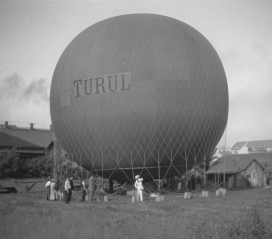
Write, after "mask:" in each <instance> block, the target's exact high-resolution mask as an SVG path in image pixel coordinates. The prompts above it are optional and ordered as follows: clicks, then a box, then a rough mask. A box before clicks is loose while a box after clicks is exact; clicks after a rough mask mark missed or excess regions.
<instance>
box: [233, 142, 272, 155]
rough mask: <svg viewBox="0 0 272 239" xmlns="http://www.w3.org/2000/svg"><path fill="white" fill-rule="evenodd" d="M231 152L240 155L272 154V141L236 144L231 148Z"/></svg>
mask: <svg viewBox="0 0 272 239" xmlns="http://www.w3.org/2000/svg"><path fill="white" fill-rule="evenodd" d="M231 151H233V152H236V153H238V154H245V153H257V152H260V153H267V152H272V139H268V140H251V141H241V142H236V143H235V144H234V145H233V146H231Z"/></svg>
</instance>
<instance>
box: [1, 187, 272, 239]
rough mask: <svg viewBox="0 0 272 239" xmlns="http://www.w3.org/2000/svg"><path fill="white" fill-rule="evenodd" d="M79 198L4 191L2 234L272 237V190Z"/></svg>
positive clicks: (29, 237)
mask: <svg viewBox="0 0 272 239" xmlns="http://www.w3.org/2000/svg"><path fill="white" fill-rule="evenodd" d="M79 199H80V196H79V195H76V194H74V195H73V200H72V202H71V203H69V204H64V203H63V202H61V201H55V202H49V201H46V200H45V199H44V194H2V195H0V231H1V238H7V239H15V238H16V239H17V238H20V239H24V238H25V239H32V238H33V239H42V238H54V239H55V238H60V239H62V238H65V239H70V238H71V239H74V238H77V239H81V238H82V239H83V238H84V239H87V238H94V239H95V238H156V239H158V238H163V239H165V238H190V239H192V238H197V239H199V238H217V239H219V238H249V237H250V238H272V233H271V230H270V228H272V222H271V219H270V218H271V217H272V190H268V189H264V188H258V189H247V190H241V191H230V192H229V193H228V194H227V195H226V196H225V197H216V196H215V193H210V197H208V198H201V197H200V196H199V195H198V194H194V195H193V198H192V199H190V200H185V199H183V197H182V195H165V196H164V199H165V201H164V202H155V198H149V197H146V198H145V202H144V203H132V202H131V197H127V196H120V195H116V196H112V197H109V199H110V200H109V202H101V201H100V202H97V201H93V202H92V203H91V204H90V203H88V202H83V203H81V202H79ZM95 199H96V198H95ZM252 223H254V225H257V226H252ZM270 233H271V234H270Z"/></svg>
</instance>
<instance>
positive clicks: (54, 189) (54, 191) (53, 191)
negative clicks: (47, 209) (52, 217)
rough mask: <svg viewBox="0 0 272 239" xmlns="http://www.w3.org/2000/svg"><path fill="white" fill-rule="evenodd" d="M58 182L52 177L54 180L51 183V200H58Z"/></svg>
mask: <svg viewBox="0 0 272 239" xmlns="http://www.w3.org/2000/svg"><path fill="white" fill-rule="evenodd" d="M56 197H57V196H56V183H55V181H54V180H53V179H52V182H51V184H50V201H55V200H56Z"/></svg>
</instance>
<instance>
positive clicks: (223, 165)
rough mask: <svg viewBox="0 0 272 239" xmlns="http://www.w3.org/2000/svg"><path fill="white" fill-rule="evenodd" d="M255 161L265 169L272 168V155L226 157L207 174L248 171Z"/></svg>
mask: <svg viewBox="0 0 272 239" xmlns="http://www.w3.org/2000/svg"><path fill="white" fill-rule="evenodd" d="M253 161H257V162H258V163H259V164H260V165H261V167H263V168H264V169H265V168H268V167H270V166H272V153H256V154H234V155H226V156H225V157H224V158H221V159H218V163H215V164H213V165H212V166H211V167H210V169H209V170H208V171H207V173H208V174H209V173H220V172H226V173H227V172H229V173H230V172H231V173H235V172H236V173H237V172H240V171H242V170H244V169H246V168H247V167H248V166H249V165H250V164H251V163H252V162H253Z"/></svg>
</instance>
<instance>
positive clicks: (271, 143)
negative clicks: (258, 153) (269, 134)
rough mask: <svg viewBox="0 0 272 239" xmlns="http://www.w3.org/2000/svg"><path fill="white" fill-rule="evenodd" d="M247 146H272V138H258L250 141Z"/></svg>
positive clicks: (265, 147)
mask: <svg viewBox="0 0 272 239" xmlns="http://www.w3.org/2000/svg"><path fill="white" fill-rule="evenodd" d="M246 146H247V147H248V148H263V149H267V148H272V139H269V140H256V141H249V142H248V143H247V144H246Z"/></svg>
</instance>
